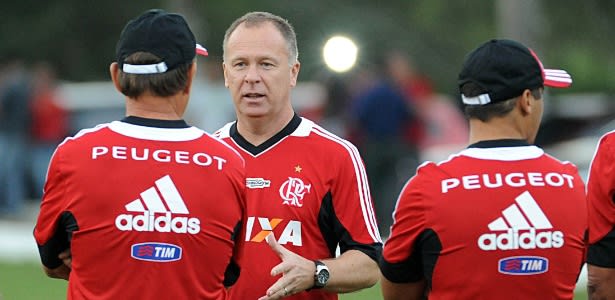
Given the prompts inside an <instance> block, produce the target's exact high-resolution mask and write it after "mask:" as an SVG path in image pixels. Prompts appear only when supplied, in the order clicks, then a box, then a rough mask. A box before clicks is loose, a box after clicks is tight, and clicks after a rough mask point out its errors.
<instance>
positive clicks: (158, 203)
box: [115, 175, 201, 234]
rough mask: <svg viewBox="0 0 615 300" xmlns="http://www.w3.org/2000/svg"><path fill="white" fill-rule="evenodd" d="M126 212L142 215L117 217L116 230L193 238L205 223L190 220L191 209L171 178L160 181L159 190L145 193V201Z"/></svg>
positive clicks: (129, 206) (154, 189)
mask: <svg viewBox="0 0 615 300" xmlns="http://www.w3.org/2000/svg"><path fill="white" fill-rule="evenodd" d="M161 196H162V197H161ZM165 203H166V206H165ZM125 208H126V210H127V211H129V212H137V213H140V214H137V215H133V214H121V215H119V216H117V218H115V226H116V227H117V229H119V230H121V231H133V230H134V231H148V232H153V231H157V232H175V233H190V234H197V233H199V232H200V231H201V220H199V219H198V218H190V217H188V216H186V215H187V214H188V213H189V211H188V208H187V207H186V204H185V203H184V200H183V199H182V197H181V195H180V194H179V191H178V190H177V188H176V187H175V184H174V183H173V181H172V180H171V177H170V176H169V175H166V176H164V177H162V178H160V179H158V180H156V182H155V186H153V187H150V188H148V189H147V190H145V191H144V192H142V193H141V199H136V200H133V201H131V202H130V203H128V204H126V206H125Z"/></svg>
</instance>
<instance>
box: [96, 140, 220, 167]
mask: <svg viewBox="0 0 615 300" xmlns="http://www.w3.org/2000/svg"><path fill="white" fill-rule="evenodd" d="M108 154H111V155H110V158H113V159H119V160H134V161H147V160H154V161H157V162H163V163H177V164H184V165H185V164H196V165H199V166H202V167H210V166H214V167H215V168H217V169H218V170H222V169H223V168H224V165H225V164H226V162H227V160H226V159H225V158H224V157H219V156H215V155H209V154H207V153H202V152H196V153H192V152H189V151H180V150H167V149H156V150H151V149H148V148H132V147H130V148H129V147H124V146H111V147H107V146H94V147H92V151H91V157H92V159H94V160H95V159H101V158H102V157H105V156H107V155H108ZM107 157H109V156H107ZM214 162H215V164H214Z"/></svg>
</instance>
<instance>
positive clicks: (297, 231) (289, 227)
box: [245, 217, 303, 246]
mask: <svg viewBox="0 0 615 300" xmlns="http://www.w3.org/2000/svg"><path fill="white" fill-rule="evenodd" d="M259 228H260V230H259ZM276 228H278V230H276V232H280V230H279V229H281V228H284V229H282V230H281V232H282V233H280V234H279V236H278V235H276V234H275V233H274V229H276ZM271 233H274V237H275V238H276V240H277V241H278V243H280V245H286V244H292V245H294V246H302V245H303V241H302V238H301V222H300V221H296V220H290V221H284V220H283V219H278V218H273V219H269V218H264V217H248V220H247V222H246V239H245V241H246V242H254V243H261V242H263V241H265V237H267V236H268V235H269V234H271Z"/></svg>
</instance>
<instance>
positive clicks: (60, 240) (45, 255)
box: [38, 211, 79, 269]
mask: <svg viewBox="0 0 615 300" xmlns="http://www.w3.org/2000/svg"><path fill="white" fill-rule="evenodd" d="M77 230H79V226H78V225H77V220H76V219H75V217H74V216H73V214H72V213H71V212H68V211H65V212H63V213H62V214H61V215H60V218H59V219H58V226H57V227H56V232H55V233H54V235H53V237H52V238H51V239H49V240H48V241H47V242H46V243H45V244H43V245H38V252H39V254H40V257H41V262H42V263H43V265H44V266H45V267H47V268H49V269H55V268H57V267H59V266H60V265H62V260H61V259H59V258H58V255H59V254H60V252H62V251H64V250H66V249H68V248H70V241H71V239H72V237H73V232H74V231H77Z"/></svg>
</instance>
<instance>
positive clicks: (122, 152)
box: [111, 146, 126, 159]
mask: <svg viewBox="0 0 615 300" xmlns="http://www.w3.org/2000/svg"><path fill="white" fill-rule="evenodd" d="M111 151H112V152H113V154H111V155H112V156H113V158H116V159H126V147H120V146H113V148H112V149H111Z"/></svg>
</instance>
